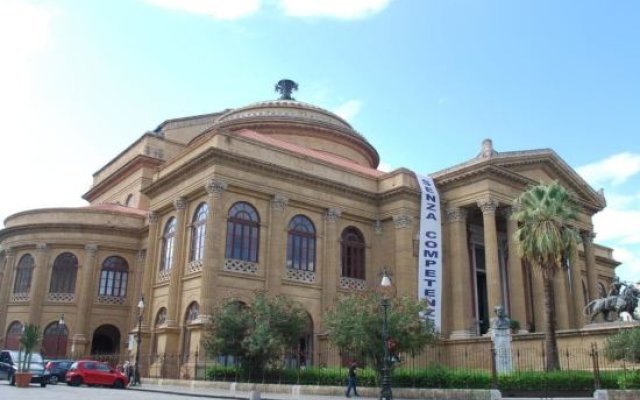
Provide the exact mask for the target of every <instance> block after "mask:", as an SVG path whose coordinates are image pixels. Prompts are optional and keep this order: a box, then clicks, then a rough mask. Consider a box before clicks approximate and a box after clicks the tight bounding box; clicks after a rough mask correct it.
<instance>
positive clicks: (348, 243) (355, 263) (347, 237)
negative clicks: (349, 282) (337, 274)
mask: <svg viewBox="0 0 640 400" xmlns="http://www.w3.org/2000/svg"><path fill="white" fill-rule="evenodd" d="M341 260H342V276H344V277H347V278H356V279H365V277H364V266H365V262H364V261H365V260H364V237H363V236H362V233H360V231H359V230H358V229H357V228H354V227H352V226H350V227H348V228H346V229H345V230H344V231H342V236H341Z"/></svg>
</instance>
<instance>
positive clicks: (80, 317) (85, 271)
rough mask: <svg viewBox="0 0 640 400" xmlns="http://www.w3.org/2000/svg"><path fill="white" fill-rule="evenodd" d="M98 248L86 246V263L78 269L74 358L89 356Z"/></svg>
mask: <svg viewBox="0 0 640 400" xmlns="http://www.w3.org/2000/svg"><path fill="white" fill-rule="evenodd" d="M97 253H98V246H97V245H95V244H86V245H85V246H84V261H83V263H82V265H80V266H79V268H78V278H77V282H78V285H76V289H77V290H78V296H77V303H76V304H77V308H76V323H75V324H74V325H75V332H73V334H72V336H71V355H72V356H73V357H77V356H83V355H84V354H87V353H88V352H87V349H86V345H87V343H89V324H88V321H87V316H89V315H91V306H93V303H94V299H95V296H96V295H97V290H96V281H97V279H99V273H98V272H97V271H96V269H97V268H96V254H97Z"/></svg>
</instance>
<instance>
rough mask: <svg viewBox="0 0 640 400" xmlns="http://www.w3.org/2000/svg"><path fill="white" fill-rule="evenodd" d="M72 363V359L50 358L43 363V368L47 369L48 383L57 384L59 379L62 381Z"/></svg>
mask: <svg viewBox="0 0 640 400" xmlns="http://www.w3.org/2000/svg"><path fill="white" fill-rule="evenodd" d="M73 363H74V361H73V360H50V361H48V362H46V363H45V364H44V370H45V371H49V383H50V384H52V385H57V384H58V382H59V381H62V382H64V381H65V376H66V375H67V371H69V368H71V365H72V364H73Z"/></svg>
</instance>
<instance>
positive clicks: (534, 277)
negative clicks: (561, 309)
mask: <svg viewBox="0 0 640 400" xmlns="http://www.w3.org/2000/svg"><path fill="white" fill-rule="evenodd" d="M531 287H532V288H533V304H532V305H531V308H532V309H533V317H534V318H533V323H534V325H535V331H536V332H544V323H545V315H544V301H545V299H544V282H543V279H542V270H541V269H540V267H538V266H533V267H531Z"/></svg>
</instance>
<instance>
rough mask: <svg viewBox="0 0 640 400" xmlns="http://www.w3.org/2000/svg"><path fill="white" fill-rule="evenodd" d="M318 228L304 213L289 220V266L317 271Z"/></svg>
mask: <svg viewBox="0 0 640 400" xmlns="http://www.w3.org/2000/svg"><path fill="white" fill-rule="evenodd" d="M315 265H316V229H315V228H314V226H313V223H312V222H311V220H310V219H309V218H307V217H305V216H304V215H296V216H295V217H293V218H291V221H290V222H289V234H288V237H287V268H292V269H299V270H303V271H315Z"/></svg>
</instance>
